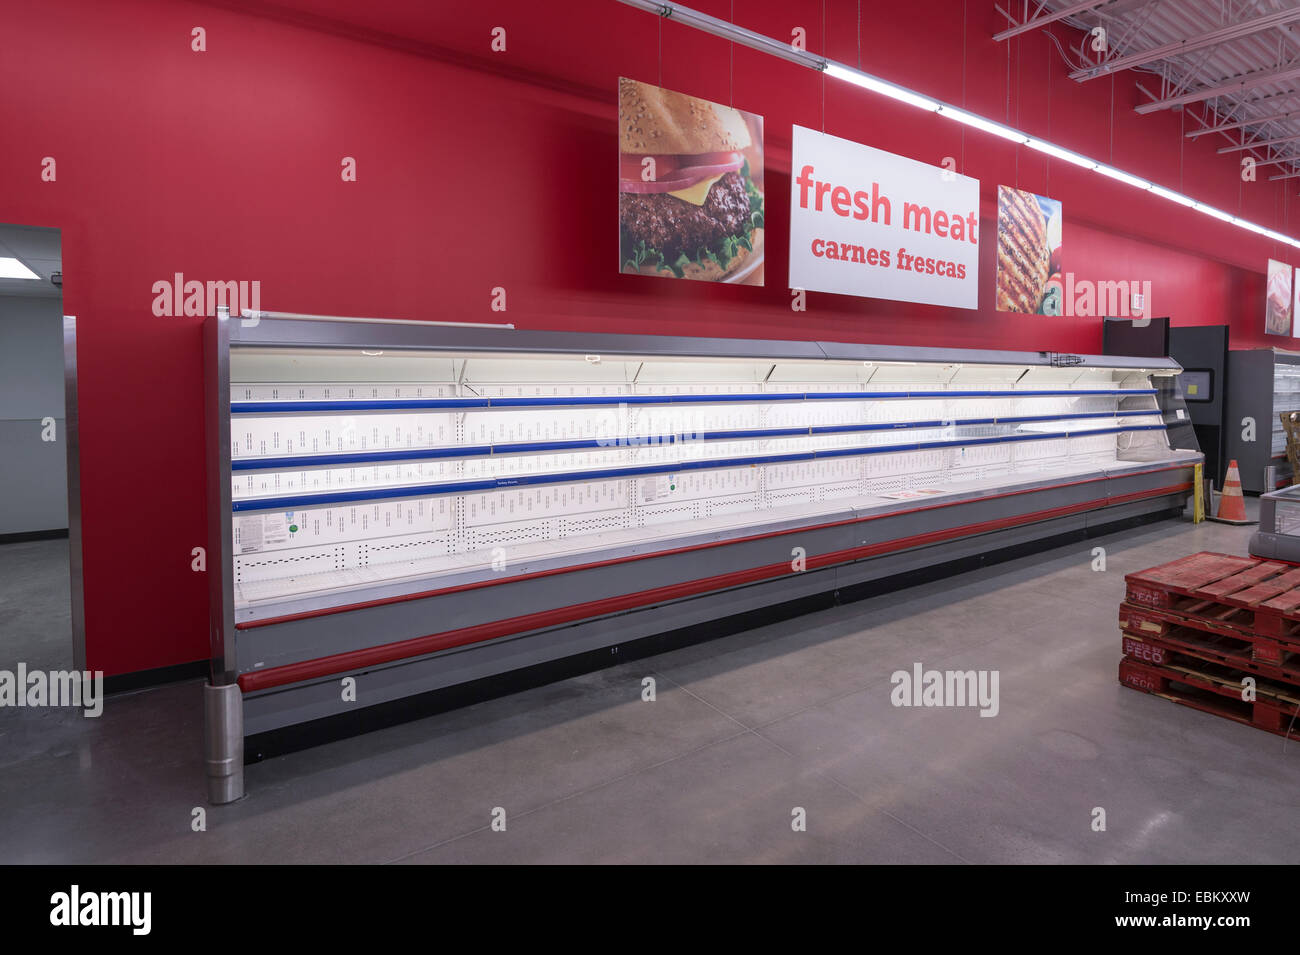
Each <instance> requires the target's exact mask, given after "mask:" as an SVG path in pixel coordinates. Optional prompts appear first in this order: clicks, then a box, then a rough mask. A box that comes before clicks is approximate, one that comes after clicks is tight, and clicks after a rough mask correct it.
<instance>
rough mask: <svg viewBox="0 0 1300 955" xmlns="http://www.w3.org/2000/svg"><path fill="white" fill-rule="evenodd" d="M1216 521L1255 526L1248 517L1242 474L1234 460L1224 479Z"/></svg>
mask: <svg viewBox="0 0 1300 955" xmlns="http://www.w3.org/2000/svg"><path fill="white" fill-rule="evenodd" d="M1214 519H1215V520H1216V521H1221V522H1222V523H1224V524H1253V523H1255V522H1254V521H1252V520H1250V519H1249V518H1248V517H1246V499H1245V498H1244V497H1242V496H1241V472H1240V471H1239V470H1237V461H1236V459H1235V458H1234V459H1233V460H1231V461H1229V462H1228V474H1227V477H1225V478H1224V479H1223V493H1222V494H1220V495H1219V513H1217V514H1215V515H1214Z"/></svg>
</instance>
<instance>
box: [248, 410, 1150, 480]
mask: <svg viewBox="0 0 1300 955" xmlns="http://www.w3.org/2000/svg"><path fill="white" fill-rule="evenodd" d="M1159 414H1161V412H1160V411H1159V410H1153V411H1133V412H1127V413H1121V414H1118V415H1117V414H1116V413H1115V412H1113V411H1096V412H1086V413H1083V414H1050V415H1018V416H1016V417H1009V418H963V419H960V420H957V421H898V422H887V423H885V424H835V425H825V426H821V427H807V428H759V429H754V430H749V431H701V432H699V433H698V434H654V435H641V436H638V437H632V438H580V439H574V440H569V441H521V442H515V443H508V444H472V445H464V446H461V447H454V448H424V449H420V448H402V449H397V450H384V451H352V452H347V453H343V454H300V455H291V456H285V457H274V458H239V459H236V460H234V461H231V462H230V469H231V470H232V471H284V470H288V469H292V468H302V467H346V466H348V465H375V464H391V463H396V462H399V461H439V460H446V459H447V458H486V457H492V456H494V455H502V454H540V453H545V452H556V451H599V450H611V449H616V448H629V447H646V446H662V445H666V444H691V443H694V442H696V441H756V440H761V439H764V438H807V437H816V436H818V435H831V434H864V433H868V432H872V431H906V430H914V429H924V428H945V427H950V426H954V425H955V426H957V427H962V426H969V425H990V424H993V425H997V424H1025V423H1028V422H1032V421H1080V420H1085V419H1096V418H1109V419H1117V418H1137V417H1143V416H1149V415H1159Z"/></svg>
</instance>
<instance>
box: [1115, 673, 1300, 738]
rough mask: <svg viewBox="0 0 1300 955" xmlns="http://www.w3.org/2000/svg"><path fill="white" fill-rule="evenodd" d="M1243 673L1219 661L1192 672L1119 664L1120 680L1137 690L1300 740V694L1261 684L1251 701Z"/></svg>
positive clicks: (1287, 689) (1284, 688)
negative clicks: (1299, 716) (1243, 695)
mask: <svg viewBox="0 0 1300 955" xmlns="http://www.w3.org/2000/svg"><path fill="white" fill-rule="evenodd" d="M1242 675H1243V674H1241V673H1240V671H1235V670H1232V669H1231V668H1229V667H1222V666H1218V665H1216V664H1213V663H1203V664H1199V665H1198V667H1197V668H1196V669H1192V668H1190V667H1185V666H1182V665H1180V664H1177V663H1170V664H1169V665H1166V666H1156V665H1153V664H1151V663H1143V662H1139V661H1137V660H1134V659H1131V658H1130V657H1125V658H1124V659H1122V660H1120V662H1119V682H1120V683H1121V684H1123V685H1124V686H1127V687H1129V688H1131V689H1134V690H1140V691H1142V692H1143V693H1150V694H1152V695H1153V696H1160V697H1164V698H1165V699H1166V700H1172V701H1173V702H1175V703H1180V704H1182V705H1183V706H1190V707H1191V708H1192V709H1196V710H1200V711H1201V712H1203V713H1212V714H1214V715H1215V716H1221V717H1223V718H1224V719H1229V720H1233V721H1234V722H1237V723H1244V724H1246V725H1247V726H1254V727H1255V728H1256V729H1262V730H1266V731H1267V732H1269V733H1274V734H1276V735H1278V736H1286V737H1289V738H1292V739H1300V719H1296V715H1297V712H1300V694H1295V691H1293V690H1291V689H1290V688H1288V687H1283V688H1278V687H1275V686H1273V685H1271V684H1267V683H1263V682H1260V683H1259V684H1258V685H1257V687H1256V691H1255V692H1256V697H1255V699H1254V700H1253V701H1250V702H1247V701H1245V700H1243V699H1242V698H1241V676H1242ZM1293 694H1295V695H1293Z"/></svg>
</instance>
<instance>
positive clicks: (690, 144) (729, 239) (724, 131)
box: [618, 77, 763, 285]
mask: <svg viewBox="0 0 1300 955" xmlns="http://www.w3.org/2000/svg"><path fill="white" fill-rule="evenodd" d="M618 131H619V136H618V140H619V184H618V240H619V255H618V259H619V269H620V271H622V272H624V273H628V274H640V275H653V276H659V277H661V278H677V279H693V280H695V281H699V282H726V283H731V284H736V285H762V284H763V117H762V116H759V115H757V114H755V113H747V112H745V111H744V110H739V109H735V108H733V107H730V106H723V105H722V104H721V103H714V102H710V101H709V100H705V99H700V98H699V97H695V96H688V95H687V94H685V93H678V92H675V91H673V90H666V89H663V88H661V87H658V86H655V85H653V84H651V83H641V82H638V81H637V80H632V79H627V78H626V77H620V78H619V81H618Z"/></svg>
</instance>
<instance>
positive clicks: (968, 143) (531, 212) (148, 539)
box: [0, 0, 1295, 674]
mask: <svg viewBox="0 0 1300 955" xmlns="http://www.w3.org/2000/svg"><path fill="white" fill-rule="evenodd" d="M254 6H255V7H256V9H257V11H258V14H259V15H252V14H251V13H250V12H249V10H251V9H253V8H254ZM695 6H696V7H697V8H700V9H703V10H705V11H706V12H709V13H712V14H714V15H717V16H723V17H726V16H728V15H729V11H730V9H731V0H697V2H696V3H695ZM734 6H735V8H736V19H737V21H738V22H739V23H740V24H741V25H743V26H747V27H749V28H751V29H755V30H758V31H761V32H764V33H767V34H769V35H773V36H777V37H788V36H790V31H791V30H792V29H793V28H794V27H795V26H803V27H805V29H806V30H807V35H808V45H809V48H810V49H812V50H814V51H819V50H821V49H822V47H823V40H822V37H823V36H829V37H830V38H831V40H830V43H829V49H828V52H829V54H830V55H831V56H833V57H835V58H837V59H841V60H845V61H847V62H850V63H854V62H857V57H858V48H857V41H856V22H857V5H856V3H854V2H849V0H828V2H827V3H826V26H825V30H824V31H823V28H822V4H821V3H820V2H818V0H735V3H734ZM967 6H968V8H969V24H968V25H967V26H966V27H965V28H964V27H963V23H962V19H963V3H962V2H960V0H948V2H942V0H915V2H912V3H907V4H899V3H889V4H884V3H873V2H865V3H863V46H862V61H863V65H864V67H865V68H867V69H869V70H872V71H874V72H876V73H878V74H880V75H883V76H886V77H889V78H891V79H895V80H897V81H899V82H902V83H904V84H907V85H910V86H913V87H915V88H917V89H919V90H922V91H925V92H928V93H931V94H933V95H935V96H938V97H940V98H943V99H947V100H950V101H952V102H955V103H957V104H959V105H961V104H964V105H966V106H967V107H968V108H970V109H972V110H975V111H978V112H982V113H984V114H986V115H988V116H991V117H994V118H1002V119H1009V120H1011V121H1012V122H1013V123H1015V124H1016V125H1018V126H1020V127H1021V128H1024V129H1026V130H1027V131H1029V132H1032V133H1038V134H1040V135H1043V136H1045V137H1050V138H1052V139H1054V140H1055V141H1057V142H1059V143H1060V144H1062V145H1064V146H1067V147H1071V148H1074V149H1077V150H1079V151H1081V152H1085V153H1088V154H1090V155H1093V156H1095V157H1097V158H1100V159H1105V158H1107V157H1108V155H1110V152H1111V145H1110V143H1111V127H1112V109H1111V99H1112V95H1113V97H1114V111H1113V137H1114V146H1113V161H1114V163H1115V164H1116V165H1119V166H1120V167H1122V168H1125V169H1128V170H1131V171H1133V172H1135V173H1138V174H1141V175H1144V176H1147V177H1149V178H1152V179H1154V180H1156V181H1158V182H1160V183H1162V184H1164V185H1167V186H1169V187H1171V188H1175V189H1178V188H1182V189H1183V190H1184V191H1186V192H1188V193H1190V194H1192V195H1194V196H1197V197H1198V198H1202V199H1204V200H1205V201H1207V202H1212V203H1215V204H1217V205H1220V206H1221V207H1223V208H1225V209H1228V210H1230V211H1237V210H1238V209H1240V211H1241V213H1242V214H1244V215H1247V216H1249V217H1252V218H1254V219H1255V220H1256V221H1259V222H1261V223H1263V224H1265V225H1268V226H1272V227H1275V228H1283V227H1284V225H1285V221H1286V218H1285V216H1286V211H1287V210H1286V202H1287V200H1286V194H1285V192H1284V191H1283V188H1282V185H1283V184H1277V183H1272V184H1270V183H1267V182H1258V183H1253V184H1252V183H1247V184H1243V183H1241V182H1240V178H1239V176H1238V170H1237V164H1236V160H1235V158H1234V157H1232V156H1228V157H1220V156H1217V155H1215V152H1214V149H1215V147H1216V146H1217V145H1219V144H1220V143H1217V142H1215V141H1214V140H1213V139H1212V138H1210V137H1206V138H1205V139H1203V140H1201V141H1199V142H1196V143H1190V142H1189V143H1187V144H1186V146H1185V147H1184V141H1183V139H1182V136H1181V133H1180V121H1181V117H1180V116H1179V115H1178V114H1173V113H1169V114H1162V115H1156V116H1145V117H1143V116H1137V115H1136V114H1134V113H1133V111H1132V108H1131V107H1132V106H1133V105H1134V104H1135V103H1136V102H1138V94H1137V92H1136V91H1135V89H1134V88H1133V85H1132V82H1131V80H1130V79H1128V78H1120V79H1119V80H1118V81H1116V82H1115V83H1114V85H1113V91H1112V83H1111V81H1110V80H1100V81H1094V82H1093V83H1089V84H1087V85H1084V86H1078V85H1076V84H1074V83H1072V82H1070V81H1069V80H1068V79H1066V77H1065V72H1066V70H1065V68H1064V66H1063V64H1062V63H1061V61H1060V59H1059V57H1058V56H1057V54H1056V52H1055V50H1054V49H1052V48H1051V46H1050V45H1049V43H1048V42H1047V40H1046V39H1045V38H1044V37H1042V36H1037V35H1035V36H1029V37H1026V38H1023V39H1021V40H1018V41H1016V42H1013V43H1012V44H1010V45H1009V46H1008V45H1004V44H997V43H994V42H993V41H992V40H991V39H990V38H989V37H990V36H991V34H992V33H993V32H994V31H995V30H996V29H997V28H998V27H999V26H1000V25H1001V24H999V22H998V20H997V17H996V15H995V13H994V11H993V4H992V3H989V2H983V0H977V2H970V3H969V4H967ZM335 19H338V20H344V21H349V22H348V25H346V26H342V25H339V24H338V23H336V22H335ZM195 26H202V27H204V28H205V29H206V31H207V45H208V51H207V52H205V53H195V52H192V51H191V49H190V31H191V29H192V28H193V27H195ZM495 26H503V27H505V28H506V30H507V52H506V53H503V54H494V53H492V52H490V51H489V39H490V31H491V29H492V28H493V27H495ZM661 27H662V49H663V59H662V81H663V83H664V85H666V86H670V87H673V88H677V89H682V90H686V91H689V92H691V93H695V94H698V95H702V96H705V97H709V98H712V99H717V100H722V101H724V102H725V101H727V100H728V99H729V98H730V97H731V92H730V89H731V83H732V72H731V57H730V55H729V54H730V53H731V51H730V49H729V46H728V44H726V43H725V42H723V41H720V40H717V39H715V38H712V37H708V36H704V35H701V34H698V33H695V32H693V31H691V30H688V29H686V28H684V27H681V26H679V25H677V24H674V23H663V24H661V23H660V21H659V20H658V19H657V18H656V17H653V16H650V15H648V14H645V13H641V12H638V11H636V10H633V9H631V8H628V7H625V6H622V5H620V4H618V3H616V2H614V0H573V2H570V3H566V4H561V5H557V4H539V3H535V2H532V0H529V2H527V3H523V2H516V3H508V2H501V0H479V2H476V3H472V4H430V3H426V2H423V0H406V2H387V3H379V2H372V3H369V4H355V3H354V2H353V0H293V2H290V3H286V4H283V5H281V6H278V7H271V6H269V5H264V4H258V5H252V4H243V3H239V2H235V0H230V2H226V3H222V4H202V3H184V2H161V0H118V2H115V3H112V4H107V3H102V2H98V0H45V2H43V3H41V4H11V5H9V8H8V9H7V10H6V12H5V17H4V34H3V36H0V91H3V92H0V130H3V135H4V139H5V147H4V148H3V149H0V221H7V222H16V223H24V224H32V225H43V226H58V227H60V228H62V230H63V250H64V274H65V277H66V278H65V285H64V294H65V299H64V301H65V311H67V312H68V313H69V314H75V315H77V316H78V319H79V335H80V345H79V371H80V413H81V428H82V431H81V439H82V470H81V475H82V486H83V492H82V505H83V518H84V535H85V537H84V556H85V587H86V627H87V650H88V662H89V665H90V666H92V667H95V668H100V669H103V670H105V671H106V672H108V673H110V674H113V673H121V672H127V671H132V670H138V669H144V668H149V667H156V666H163V665H168V664H174V663H179V662H185V661H191V660H195V659H201V658H203V657H205V656H206V655H207V643H206V641H207V636H206V591H205V584H204V581H203V579H202V575H201V574H198V573H194V572H193V571H191V569H190V560H191V558H190V551H191V549H192V548H193V547H195V546H199V545H201V544H203V543H204V537H205V517H204V482H205V475H204V466H203V437H202V423H201V422H202V401H203V395H202V386H201V367H200V339H199V330H198V327H199V320H197V319H193V318H157V317H155V316H154V315H153V314H152V310H151V303H152V300H153V293H152V291H151V288H152V285H153V283H154V282H155V281H157V280H160V279H170V278H171V276H172V274H173V273H174V272H184V273H185V274H186V276H188V277H190V278H198V279H203V280H208V279H222V280H226V279H236V280H238V279H246V280H259V281H260V282H261V283H262V307H264V308H270V309H280V310H286V311H302V312H320V313H328V314H343V315H375V316H390V317H428V318H431V319H457V320H489V321H490V320H500V319H501V318H502V316H501V315H500V314H498V313H493V312H490V311H489V309H488V305H489V295H490V290H491V289H492V287H494V286H504V287H505V288H506V289H507V294H508V303H509V311H508V315H507V316H506V317H507V318H508V319H509V320H510V321H513V322H515V323H516V324H517V325H519V326H520V327H524V328H565V329H574V330H584V329H592V330H601V331H629V332H630V331H639V332H655V333H663V334H686V335H724V336H747V337H770V338H780V337H789V338H823V339H842V340H854V341H870V342H882V343H926V344H944V345H958V346H1001V347H1011V348H1023V349H1033V350H1038V349H1054V350H1061V351H1076V352H1077V351H1096V350H1099V348H1100V326H1099V323H1098V321H1097V320H1095V319H1091V320H1090V319H1078V318H1043V317H1028V316H1024V317H1017V316H1012V315H1006V314H1001V313H998V312H996V311H994V310H993V309H992V307H991V303H992V291H991V287H992V282H993V279H992V276H993V262H992V248H991V243H990V241H989V239H990V232H989V228H990V227H991V224H992V220H993V218H994V215H995V203H996V187H997V185H998V184H999V183H1007V184H1014V185H1019V186H1022V187H1024V188H1027V189H1030V190H1033V191H1037V192H1041V193H1046V194H1049V195H1052V196H1054V197H1056V198H1059V199H1061V200H1063V201H1064V204H1065V248H1066V256H1067V258H1066V267H1067V268H1068V269H1070V270H1072V271H1074V272H1075V273H1076V277H1077V278H1080V279H1096V280H1100V279H1137V280H1143V279H1146V280H1150V281H1151V282H1152V283H1153V291H1152V304H1153V307H1154V310H1155V311H1156V313H1157V314H1170V315H1172V316H1173V318H1174V320H1175V323H1177V324H1202V323H1221V322H1225V321H1227V322H1230V323H1231V324H1232V326H1233V330H1232V335H1233V341H1234V344H1235V345H1237V346H1242V345H1247V344H1249V345H1262V344H1265V343H1266V340H1265V338H1264V336H1263V335H1262V325H1263V318H1262V312H1263V271H1264V267H1265V260H1266V259H1267V258H1268V257H1270V256H1273V257H1276V258H1284V259H1291V257H1290V256H1289V255H1288V252H1289V251H1290V250H1289V249H1288V250H1281V249H1275V248H1274V247H1273V244H1272V243H1270V242H1268V241H1266V240H1263V239H1261V238H1259V237H1256V236H1253V235H1251V234H1248V233H1245V232H1242V231H1241V230H1238V229H1235V228H1232V227H1230V226H1227V225H1224V224H1221V223H1218V222H1215V221H1214V220H1211V219H1208V218H1206V217H1204V216H1201V215H1199V214H1197V213H1194V212H1191V211H1188V210H1183V209H1180V208H1177V207H1174V206H1172V205H1170V204H1168V203H1165V202H1163V201H1161V200H1159V199H1155V198H1152V197H1147V196H1143V195H1141V194H1139V193H1137V192H1135V191H1134V190H1131V189H1129V188H1128V187H1125V186H1123V185H1120V184H1111V183H1110V182H1108V181H1106V180H1103V179H1101V178H1100V177H1098V176H1096V175H1093V174H1088V173H1085V172H1083V171H1081V170H1076V169H1074V168H1073V167H1068V166H1064V165H1063V164H1061V163H1059V162H1058V163H1052V164H1050V167H1049V163H1048V161H1047V160H1046V158H1045V157H1042V156H1040V155H1037V154H1030V153H1028V151H1026V150H1024V149H1017V148H1016V147H1013V146H1011V145H1010V144H1007V143H1004V142H1003V141H1001V140H997V139H994V138H992V137H989V136H986V135H984V134H980V133H978V132H975V131H971V130H967V131H963V129H962V128H961V127H959V126H956V125H954V124H952V123H950V122H948V121H945V120H942V119H939V118H937V117H934V116H929V115H924V114H921V113H919V112H917V111H915V110H912V109H910V108H907V107H904V106H896V105H894V104H892V103H891V102H889V101H886V100H882V99H881V98H879V97H875V96H872V95H870V94H867V93H865V92H863V91H859V90H857V89H854V88H851V87H847V86H845V85H843V84H839V83H836V82H835V81H833V80H826V81H823V79H822V77H820V76H819V75H817V74H815V73H813V72H812V71H809V70H805V69H802V68H799V67H796V66H793V65H788V64H785V63H783V62H780V61H777V60H774V59H772V58H770V57H765V56H763V55H761V54H758V53H754V52H752V51H749V50H745V49H736V50H734V86H735V96H734V102H735V104H736V105H737V106H740V107H743V108H746V109H749V110H753V111H755V112H760V113H762V114H764V115H765V116H766V118H767V148H768V177H767V191H768V217H767V225H768V241H767V265H766V269H767V283H768V284H767V286H766V287H765V288H761V289H756V288H731V287H708V286H701V285H699V284H697V283H687V282H671V281H667V280H661V279H652V278H642V277H637V276H622V275H619V274H617V271H616V258H617V255H616V251H615V242H616V238H615V237H616V225H615V222H616V217H617V211H616V209H617V204H616V203H617V200H616V195H615V191H614V189H613V182H612V180H613V176H614V171H613V170H614V168H615V167H614V162H615V159H614V151H615V149H616V147H615V140H614V111H615V96H614V91H615V81H616V77H617V76H618V75H620V74H624V75H630V76H634V77H637V78H641V79H647V80H656V79H658V77H659V72H660V66H661V64H660V59H659V49H660V33H659V31H660V29H661ZM1059 32H1060V35H1061V36H1062V37H1063V38H1064V39H1066V40H1069V39H1071V38H1072V34H1071V33H1070V31H1068V30H1065V29H1062V30H1060V31H1059ZM357 37H360V39H358V38H357ZM963 38H965V42H963ZM1008 56H1009V57H1010V59H1008ZM963 62H964V67H963ZM823 83H824V88H823ZM823 109H824V124H825V129H826V131H827V132H830V133H833V134H835V135H839V136H843V137H846V138H849V139H854V140H858V141H860V142H864V143H869V144H871V145H874V146H877V147H880V148H883V149H887V150H890V151H893V152H898V153H902V154H905V155H909V156H913V157H915V158H918V159H921V160H924V161H927V162H934V163H938V162H940V161H941V160H942V158H943V157H944V156H949V155H951V156H954V157H957V159H958V169H959V171H961V172H964V173H966V174H968V175H971V176H975V177H977V178H979V179H980V180H981V181H982V191H983V206H984V215H985V217H986V228H985V234H984V236H983V237H982V241H983V242H984V260H983V263H982V274H983V282H982V284H983V288H982V290H981V297H980V301H981V308H980V309H979V310H977V311H959V310H949V309H942V308H937V307H931V306H914V305H901V304H895V303H890V302H883V301H874V300H861V299H852V298H846V297H840V296H832V295H822V294H816V293H810V294H809V296H808V306H809V310H808V312H807V313H805V314H798V315H796V314H794V313H792V312H791V310H790V307H789V302H790V295H789V290H788V289H787V288H785V273H786V252H785V249H784V248H783V245H784V241H785V237H786V235H787V227H788V218H789V211H788V210H789V206H788V204H787V201H786V198H785V197H786V196H787V194H788V187H789V148H790V125H791V124H792V123H796V122H797V123H800V124H802V125H806V126H812V127H820V126H822V124H823ZM1188 122H1189V123H1191V122H1192V121H1191V120H1190V119H1189V120H1188ZM46 156H52V157H54V158H55V159H56V161H57V180H56V181H55V182H51V183H47V182H42V181H40V169H41V160H42V158H43V157H46ZM344 156H354V157H356V159H357V163H358V167H357V168H358V181H357V182H355V183H344V182H342V181H341V179H340V176H339V170H340V160H341V159H342V157H344ZM1180 170H1181V177H1180ZM1180 179H1181V181H1180ZM1291 260H1292V261H1293V264H1294V262H1295V260H1294V259H1291Z"/></svg>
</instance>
